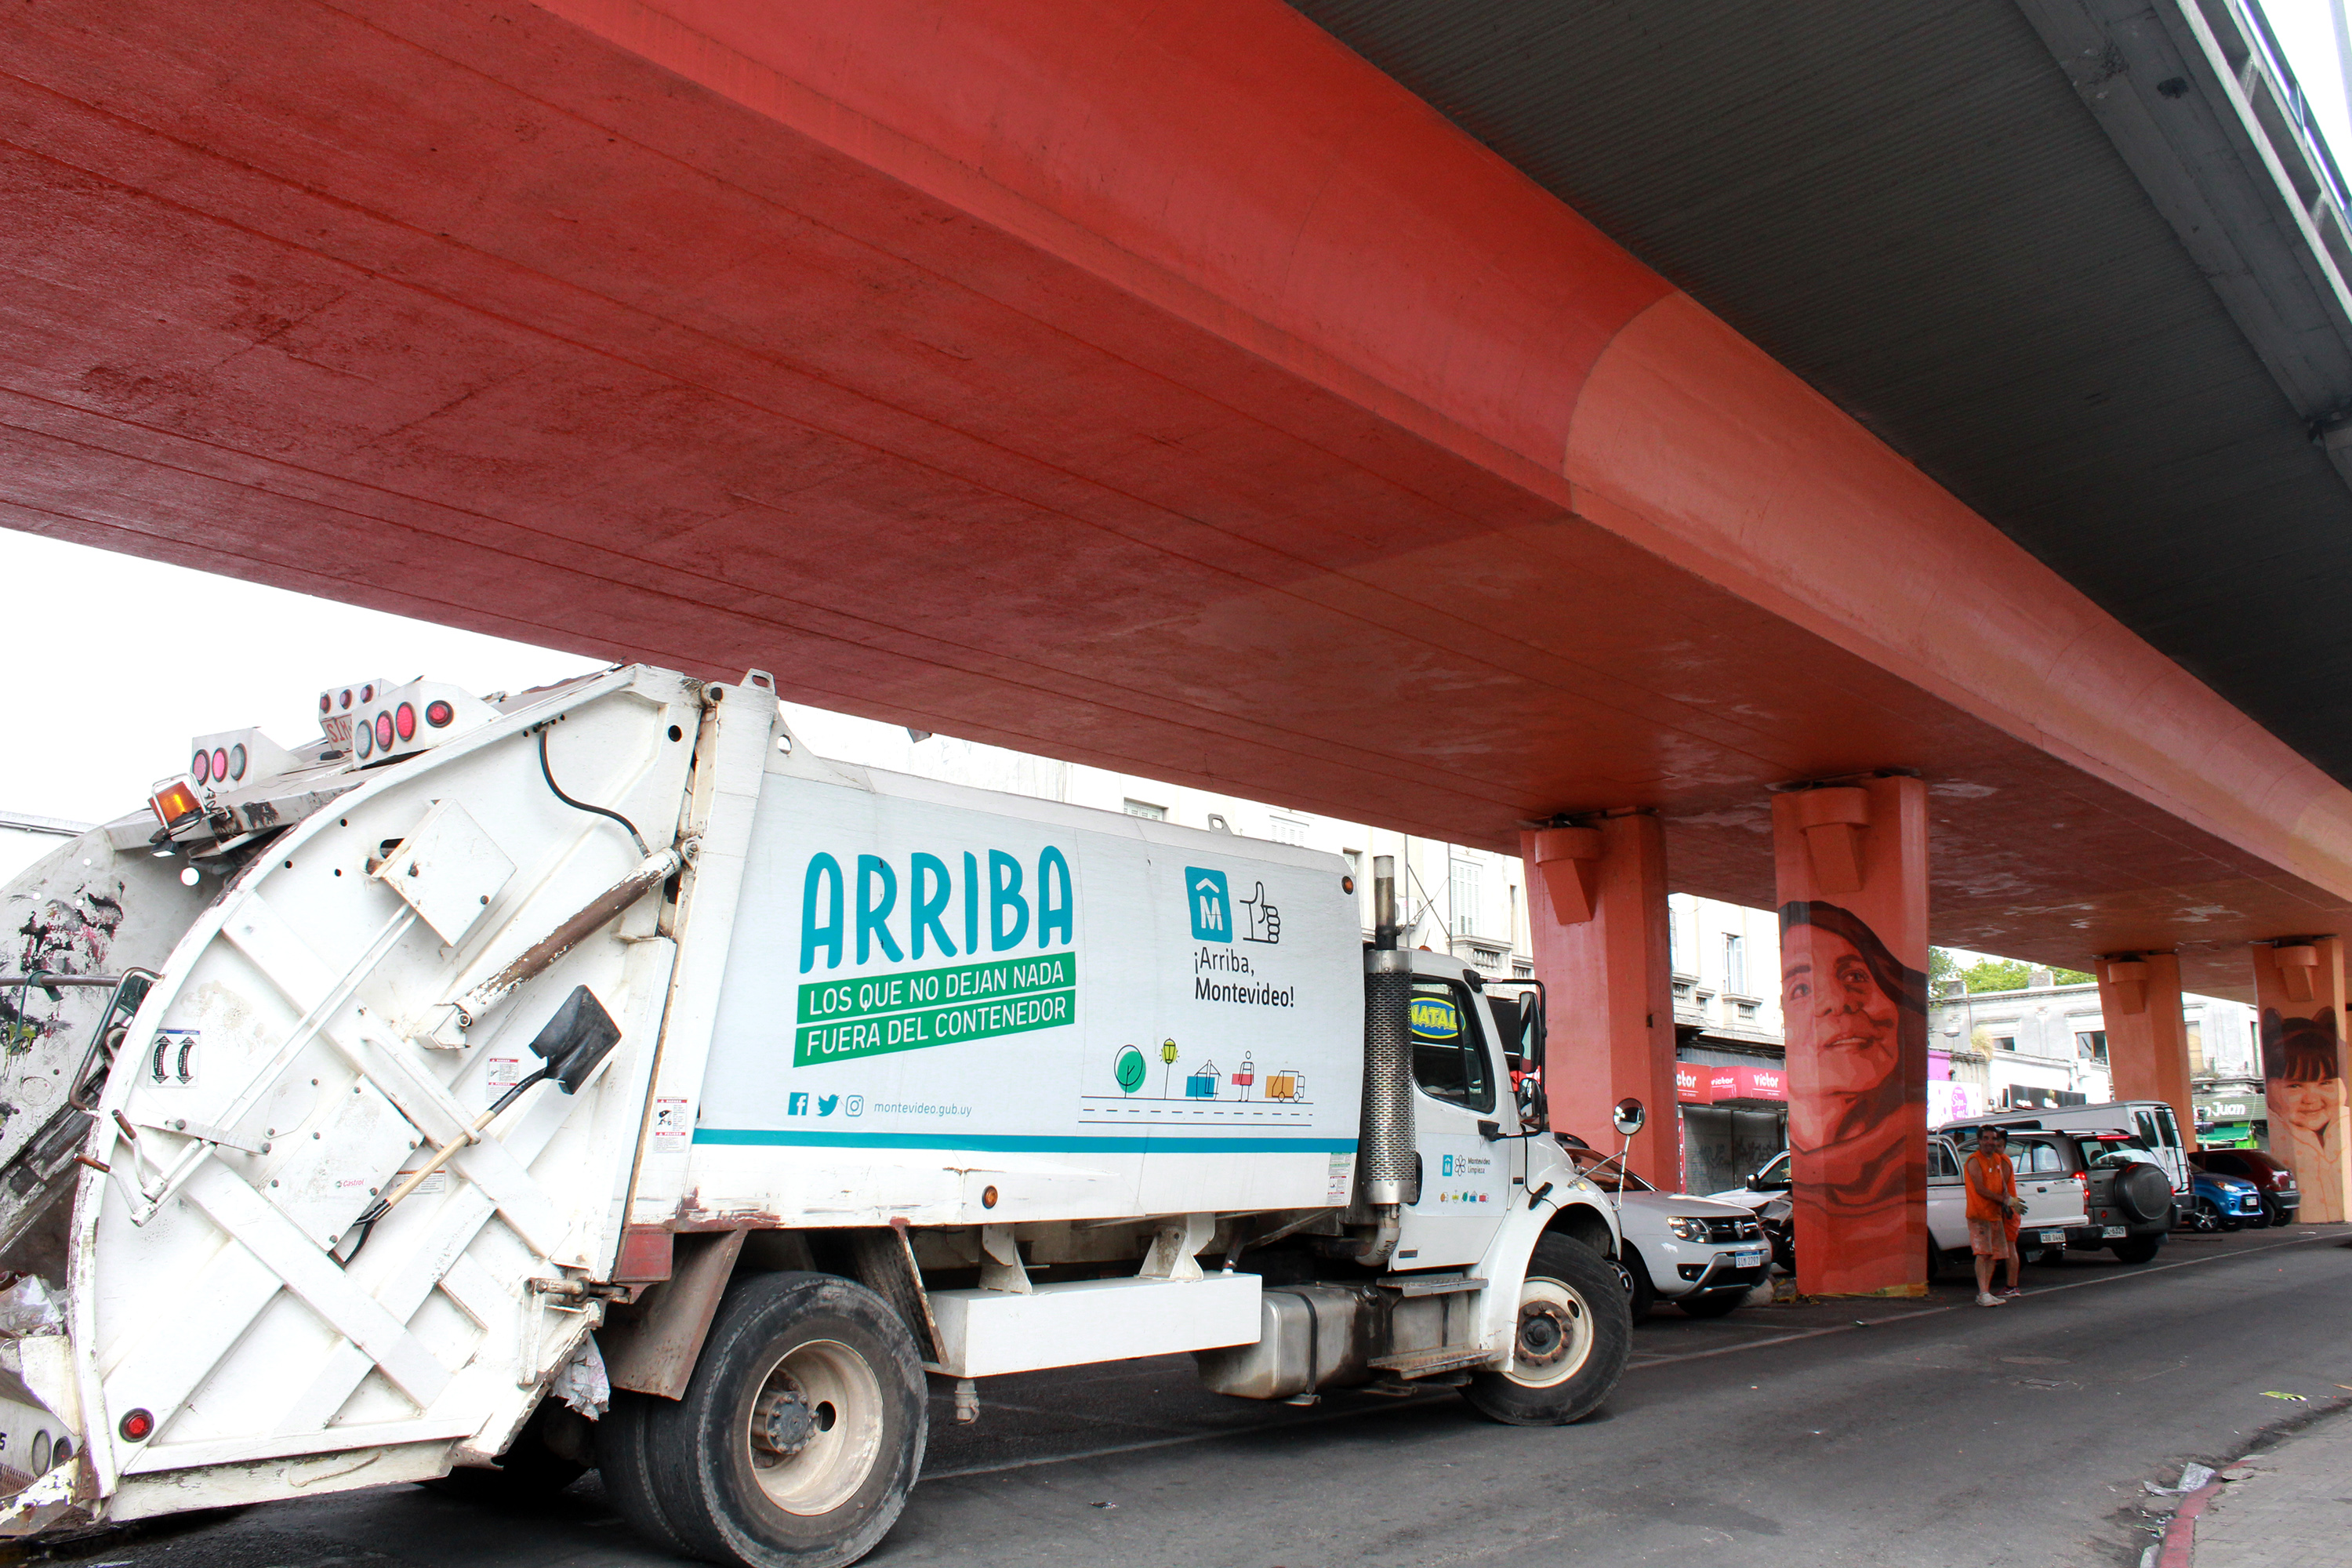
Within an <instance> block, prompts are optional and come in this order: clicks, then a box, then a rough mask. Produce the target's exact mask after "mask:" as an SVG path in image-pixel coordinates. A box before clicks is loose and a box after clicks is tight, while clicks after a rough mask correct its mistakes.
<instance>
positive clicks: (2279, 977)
mask: <svg viewBox="0 0 2352 1568" xmlns="http://www.w3.org/2000/svg"><path fill="white" fill-rule="evenodd" d="M2254 993H2255V997H2256V1000H2257V1001H2259V1002H2260V1004H2261V1005H2262V1010H2263V1080H2264V1085H2265V1087H2266V1089H2268V1091H2269V1098H2270V1120H2271V1153H2272V1154H2273V1156H2275V1157H2276V1158H2278V1159H2281V1160H2284V1161H2285V1162H2286V1163H2288V1164H2289V1165H2290V1166H2292V1167H2293V1168H2294V1180H2295V1184H2296V1185H2297V1186H2299V1187H2301V1188H2302V1189H2303V1209H2302V1212H2301V1213H2300V1214H2299V1215H2297V1217H2298V1218H2300V1219H2304V1220H2307V1221H2311V1222H2314V1223H2320V1224H2326V1223H2332V1222H2334V1221H2336V1220H2340V1219H2342V1218H2344V1217H2345V1206H2344V1205H2345V1194H2346V1193H2347V1190H2352V1166H2347V1160H2346V1154H2347V1149H2346V1144H2347V1140H2352V1119H2347V1111H2346V1110H2345V1103H2344V1033H2345V1031H2344V1021H2345V1020H2344V944H2343V943H2342V942H2339V941H2338V940H2336V938H2335V937H2332V936H2324V937H2313V938H2309V939H2305V940H2286V941H2281V942H2275V943H2268V944H2265V943H2257V944H2256V945H2255V947H2254Z"/></svg>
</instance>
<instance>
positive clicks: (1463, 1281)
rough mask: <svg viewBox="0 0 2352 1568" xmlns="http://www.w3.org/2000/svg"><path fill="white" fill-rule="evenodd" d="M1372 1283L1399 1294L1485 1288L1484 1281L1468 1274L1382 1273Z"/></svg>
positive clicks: (1416, 1294) (1427, 1293) (1436, 1294)
mask: <svg viewBox="0 0 2352 1568" xmlns="http://www.w3.org/2000/svg"><path fill="white" fill-rule="evenodd" d="M1374 1283H1375V1284H1377V1285H1379V1286H1380V1288H1381V1289H1383V1290H1394V1291H1395V1292H1397V1293H1398V1294H1399V1295H1401V1296H1451V1295H1454V1294H1455V1293H1457V1292H1459V1291H1463V1290H1484V1289H1486V1281H1485V1280H1484V1279H1478V1278H1477V1277H1475V1275H1469V1274H1383V1275H1381V1277H1380V1279H1377V1280H1375V1281H1374Z"/></svg>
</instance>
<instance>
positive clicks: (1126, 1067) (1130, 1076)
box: [1110, 1046, 1146, 1094]
mask: <svg viewBox="0 0 2352 1568" xmlns="http://www.w3.org/2000/svg"><path fill="white" fill-rule="evenodd" d="M1110 1070H1111V1074H1112V1076H1113V1077H1115V1078H1117V1079H1118V1087H1119V1092H1121V1093H1122V1094H1133V1093H1134V1092H1135V1091H1136V1090H1137V1089H1141V1088H1142V1087H1143V1075H1144V1072H1145V1070H1146V1068H1145V1067H1144V1062H1143V1053H1142V1052H1141V1051H1139V1050H1137V1049H1136V1048H1135V1047H1133V1046H1122V1047H1119V1052H1118V1060H1117V1061H1115V1062H1113V1063H1112V1064H1111V1069H1110Z"/></svg>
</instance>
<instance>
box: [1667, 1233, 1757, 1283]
mask: <svg viewBox="0 0 2352 1568" xmlns="http://www.w3.org/2000/svg"><path fill="white" fill-rule="evenodd" d="M1742 1252H1745V1253H1747V1254H1748V1256H1750V1257H1754V1256H1755V1255H1756V1254H1757V1253H1759V1252H1761V1253H1762V1254H1763V1255H1764V1260H1763V1261H1762V1262H1761V1263H1752V1264H1748V1265H1747V1266H1745V1267H1741V1266H1739V1265H1738V1264H1736V1263H1735V1262H1734V1261H1733V1260H1734V1259H1735V1258H1738V1256H1739V1254H1740V1253H1742ZM1771 1272H1772V1244H1771V1243H1770V1242H1769V1241H1750V1242H1743V1243H1741V1244H1740V1245H1739V1246H1738V1247H1734V1248H1731V1249H1728V1250H1726V1251H1723V1252H1718V1253H1717V1254H1716V1255H1715V1256H1714V1257H1713V1258H1709V1259H1708V1260H1707V1261H1706V1262H1705V1263H1682V1264H1677V1265H1675V1279H1674V1280H1673V1282H1672V1283H1670V1284H1669V1283H1665V1282H1663V1281H1662V1282H1660V1283H1659V1286H1658V1293H1659V1294H1660V1295H1662V1296H1688V1295H1696V1294H1697V1293H1698V1292H1700V1291H1702V1290H1728V1289H1732V1288H1733V1287H1735V1286H1737V1287H1739V1288H1741V1289H1749V1290H1752V1289H1755V1288H1756V1287H1757V1286H1759V1285H1761V1284H1762V1283H1764V1281H1765V1279H1767V1278H1768V1277H1769V1275H1770V1274H1771Z"/></svg>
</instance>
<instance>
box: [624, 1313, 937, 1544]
mask: <svg viewBox="0 0 2352 1568" xmlns="http://www.w3.org/2000/svg"><path fill="white" fill-rule="evenodd" d="M926 1392H927V1390H926V1388H925V1386H924V1377H923V1367H922V1361H921V1358H920V1357H919V1355H918V1354H917V1352H916V1350H915V1342H914V1339H913V1336H912V1335H910V1334H908V1331H907V1326H906V1324H905V1323H903V1322H902V1321H899V1318H898V1314H897V1313H896V1312H895V1311H893V1310H891V1308H890V1306H889V1304H888V1303H887V1302H886V1301H884V1300H882V1298H881V1297H879V1296H877V1295H876V1294H875V1293H874V1292H873V1291H871V1290H869V1289H866V1287H865V1286H863V1285H860V1284H857V1283H856V1282H855V1281H853V1280H848V1279H838V1278H835V1276H832V1275H829V1274H797V1273H788V1274H754V1275H750V1276H747V1277H744V1278H742V1279H738V1280H737V1281H736V1283H735V1284H734V1285H732V1286H730V1288H729V1289H728V1292H727V1298H726V1300H723V1301H722V1302H721V1303H720V1304H719V1315H718V1318H717V1320H716V1321H714V1322H712V1324H711V1325H710V1334H709V1339H708V1340H706V1341H705V1342H704V1344H703V1350H702V1357H701V1360H700V1361H699V1362H698V1363H697V1364H696V1366H695V1369H694V1376H693V1377H692V1379H691V1380H690V1381H689V1382H688V1384H687V1390H686V1397H685V1398H683V1399H681V1400H679V1401H678V1402H677V1404H676V1405H670V1406H669V1407H668V1408H667V1409H662V1408H656V1410H654V1411H653V1413H652V1419H651V1420H650V1422H649V1423H648V1424H647V1426H646V1458H647V1460H648V1464H649V1470H650V1474H651V1479H652V1480H653V1482H654V1490H655V1493H656V1495H657V1496H658V1498H659V1500H660V1502H659V1507H660V1510H661V1512H662V1514H663V1515H664V1516H665V1517H666V1518H667V1520H668V1521H669V1523H670V1524H671V1525H672V1526H673V1527H674V1528H675V1529H676V1530H677V1533H678V1535H679V1536H680V1537H681V1538H683V1540H684V1542H685V1543H686V1545H687V1546H688V1549H689V1550H691V1551H692V1552H695V1553H696V1554H697V1555H699V1556H703V1557H708V1558H709V1559H712V1560H713V1561H716V1562H721V1563H729V1562H732V1563H745V1564H748V1565H749V1568H786V1565H787V1564H789V1565H792V1568H838V1565H839V1564H844V1563H855V1562H856V1561H857V1559H859V1558H860V1557H863V1556H865V1555H866V1552H870V1551H872V1550H873V1549H874V1547H875V1545H876V1544H877V1542H880V1541H881V1539H882V1537H883V1536H884V1535H885V1534H887V1532H888V1531H889V1529H890V1526H891V1525H892V1524H893V1523H895V1522H896V1521H897V1520H898V1511H899V1510H901V1509H903V1508H904V1507H905V1506H906V1503H907V1493H908V1490H910V1489H912V1488H913V1486H914V1484H915V1476H916V1473H917V1472H918V1471H919V1469H920V1468H922V1462H923V1446H924V1442H925V1439H926V1437H927V1436H928V1435H929V1429H928V1415H927V1411H926V1401H925V1395H926Z"/></svg>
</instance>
